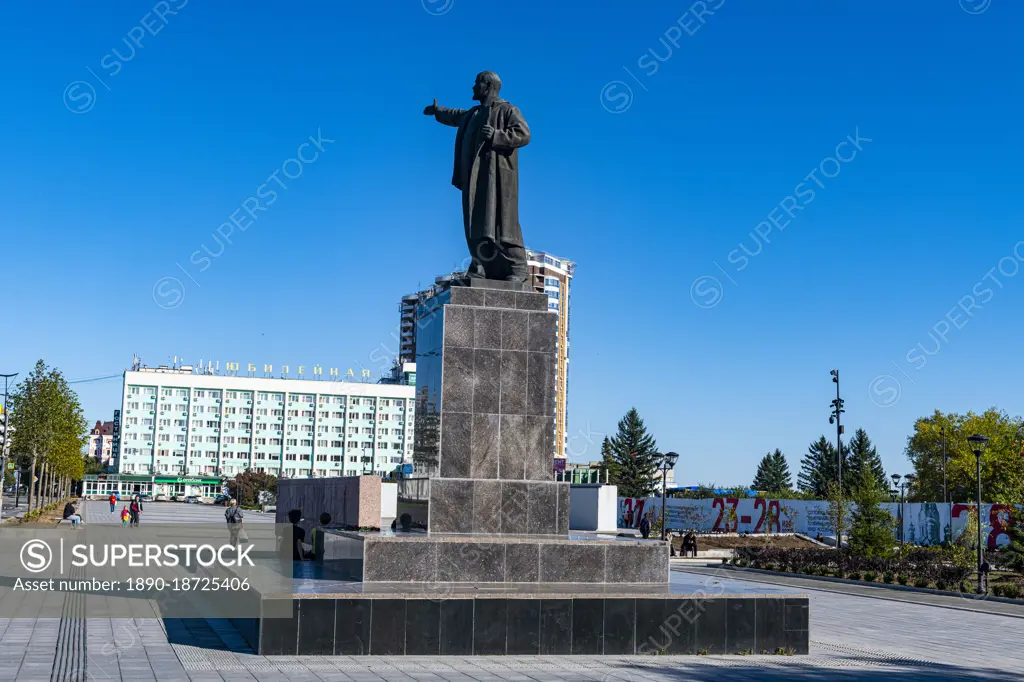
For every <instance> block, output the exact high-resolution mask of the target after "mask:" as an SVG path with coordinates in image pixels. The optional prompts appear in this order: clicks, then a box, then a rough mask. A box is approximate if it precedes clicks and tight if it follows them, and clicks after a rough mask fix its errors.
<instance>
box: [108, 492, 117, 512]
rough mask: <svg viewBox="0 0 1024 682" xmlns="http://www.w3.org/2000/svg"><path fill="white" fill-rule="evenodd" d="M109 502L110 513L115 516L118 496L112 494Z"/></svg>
mask: <svg viewBox="0 0 1024 682" xmlns="http://www.w3.org/2000/svg"><path fill="white" fill-rule="evenodd" d="M107 501H108V502H110V513H111V514H113V513H114V509H115V507H117V495H115V494H114V493H110V498H109V499H108V500H107Z"/></svg>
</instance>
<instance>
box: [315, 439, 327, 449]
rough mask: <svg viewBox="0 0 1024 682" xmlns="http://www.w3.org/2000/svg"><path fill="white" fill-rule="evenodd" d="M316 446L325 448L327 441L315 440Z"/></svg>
mask: <svg viewBox="0 0 1024 682" xmlns="http://www.w3.org/2000/svg"><path fill="white" fill-rule="evenodd" d="M316 446H317V447H318V448H326V447H327V441H325V440H318V441H317V442H316Z"/></svg>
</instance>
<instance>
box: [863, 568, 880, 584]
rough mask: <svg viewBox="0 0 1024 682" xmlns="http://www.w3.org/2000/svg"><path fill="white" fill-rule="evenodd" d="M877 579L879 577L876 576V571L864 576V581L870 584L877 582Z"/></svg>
mask: <svg viewBox="0 0 1024 682" xmlns="http://www.w3.org/2000/svg"><path fill="white" fill-rule="evenodd" d="M877 577H878V576H876V575H875V572H874V571H868V572H866V573H865V574H864V580H867V581H868V582H869V583H873V582H875V578H877Z"/></svg>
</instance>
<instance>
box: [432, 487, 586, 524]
mask: <svg viewBox="0 0 1024 682" xmlns="http://www.w3.org/2000/svg"><path fill="white" fill-rule="evenodd" d="M430 485H431V488H430V506H429V507H428V513H429V517H428V523H427V527H428V528H429V529H430V532H432V533H486V534H507V535H519V534H528V535H560V536H563V537H564V536H566V535H568V534H569V486H570V484H569V483H560V482H555V481H507V480H492V479H473V478H435V479H433V480H432V481H431V483H430Z"/></svg>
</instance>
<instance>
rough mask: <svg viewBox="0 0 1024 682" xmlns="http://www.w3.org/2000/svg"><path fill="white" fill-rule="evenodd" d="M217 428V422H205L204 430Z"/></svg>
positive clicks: (218, 423) (218, 424)
mask: <svg viewBox="0 0 1024 682" xmlns="http://www.w3.org/2000/svg"><path fill="white" fill-rule="evenodd" d="M218 426H220V422H218V421H207V422H206V428H208V429H215V428H217V427H218Z"/></svg>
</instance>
